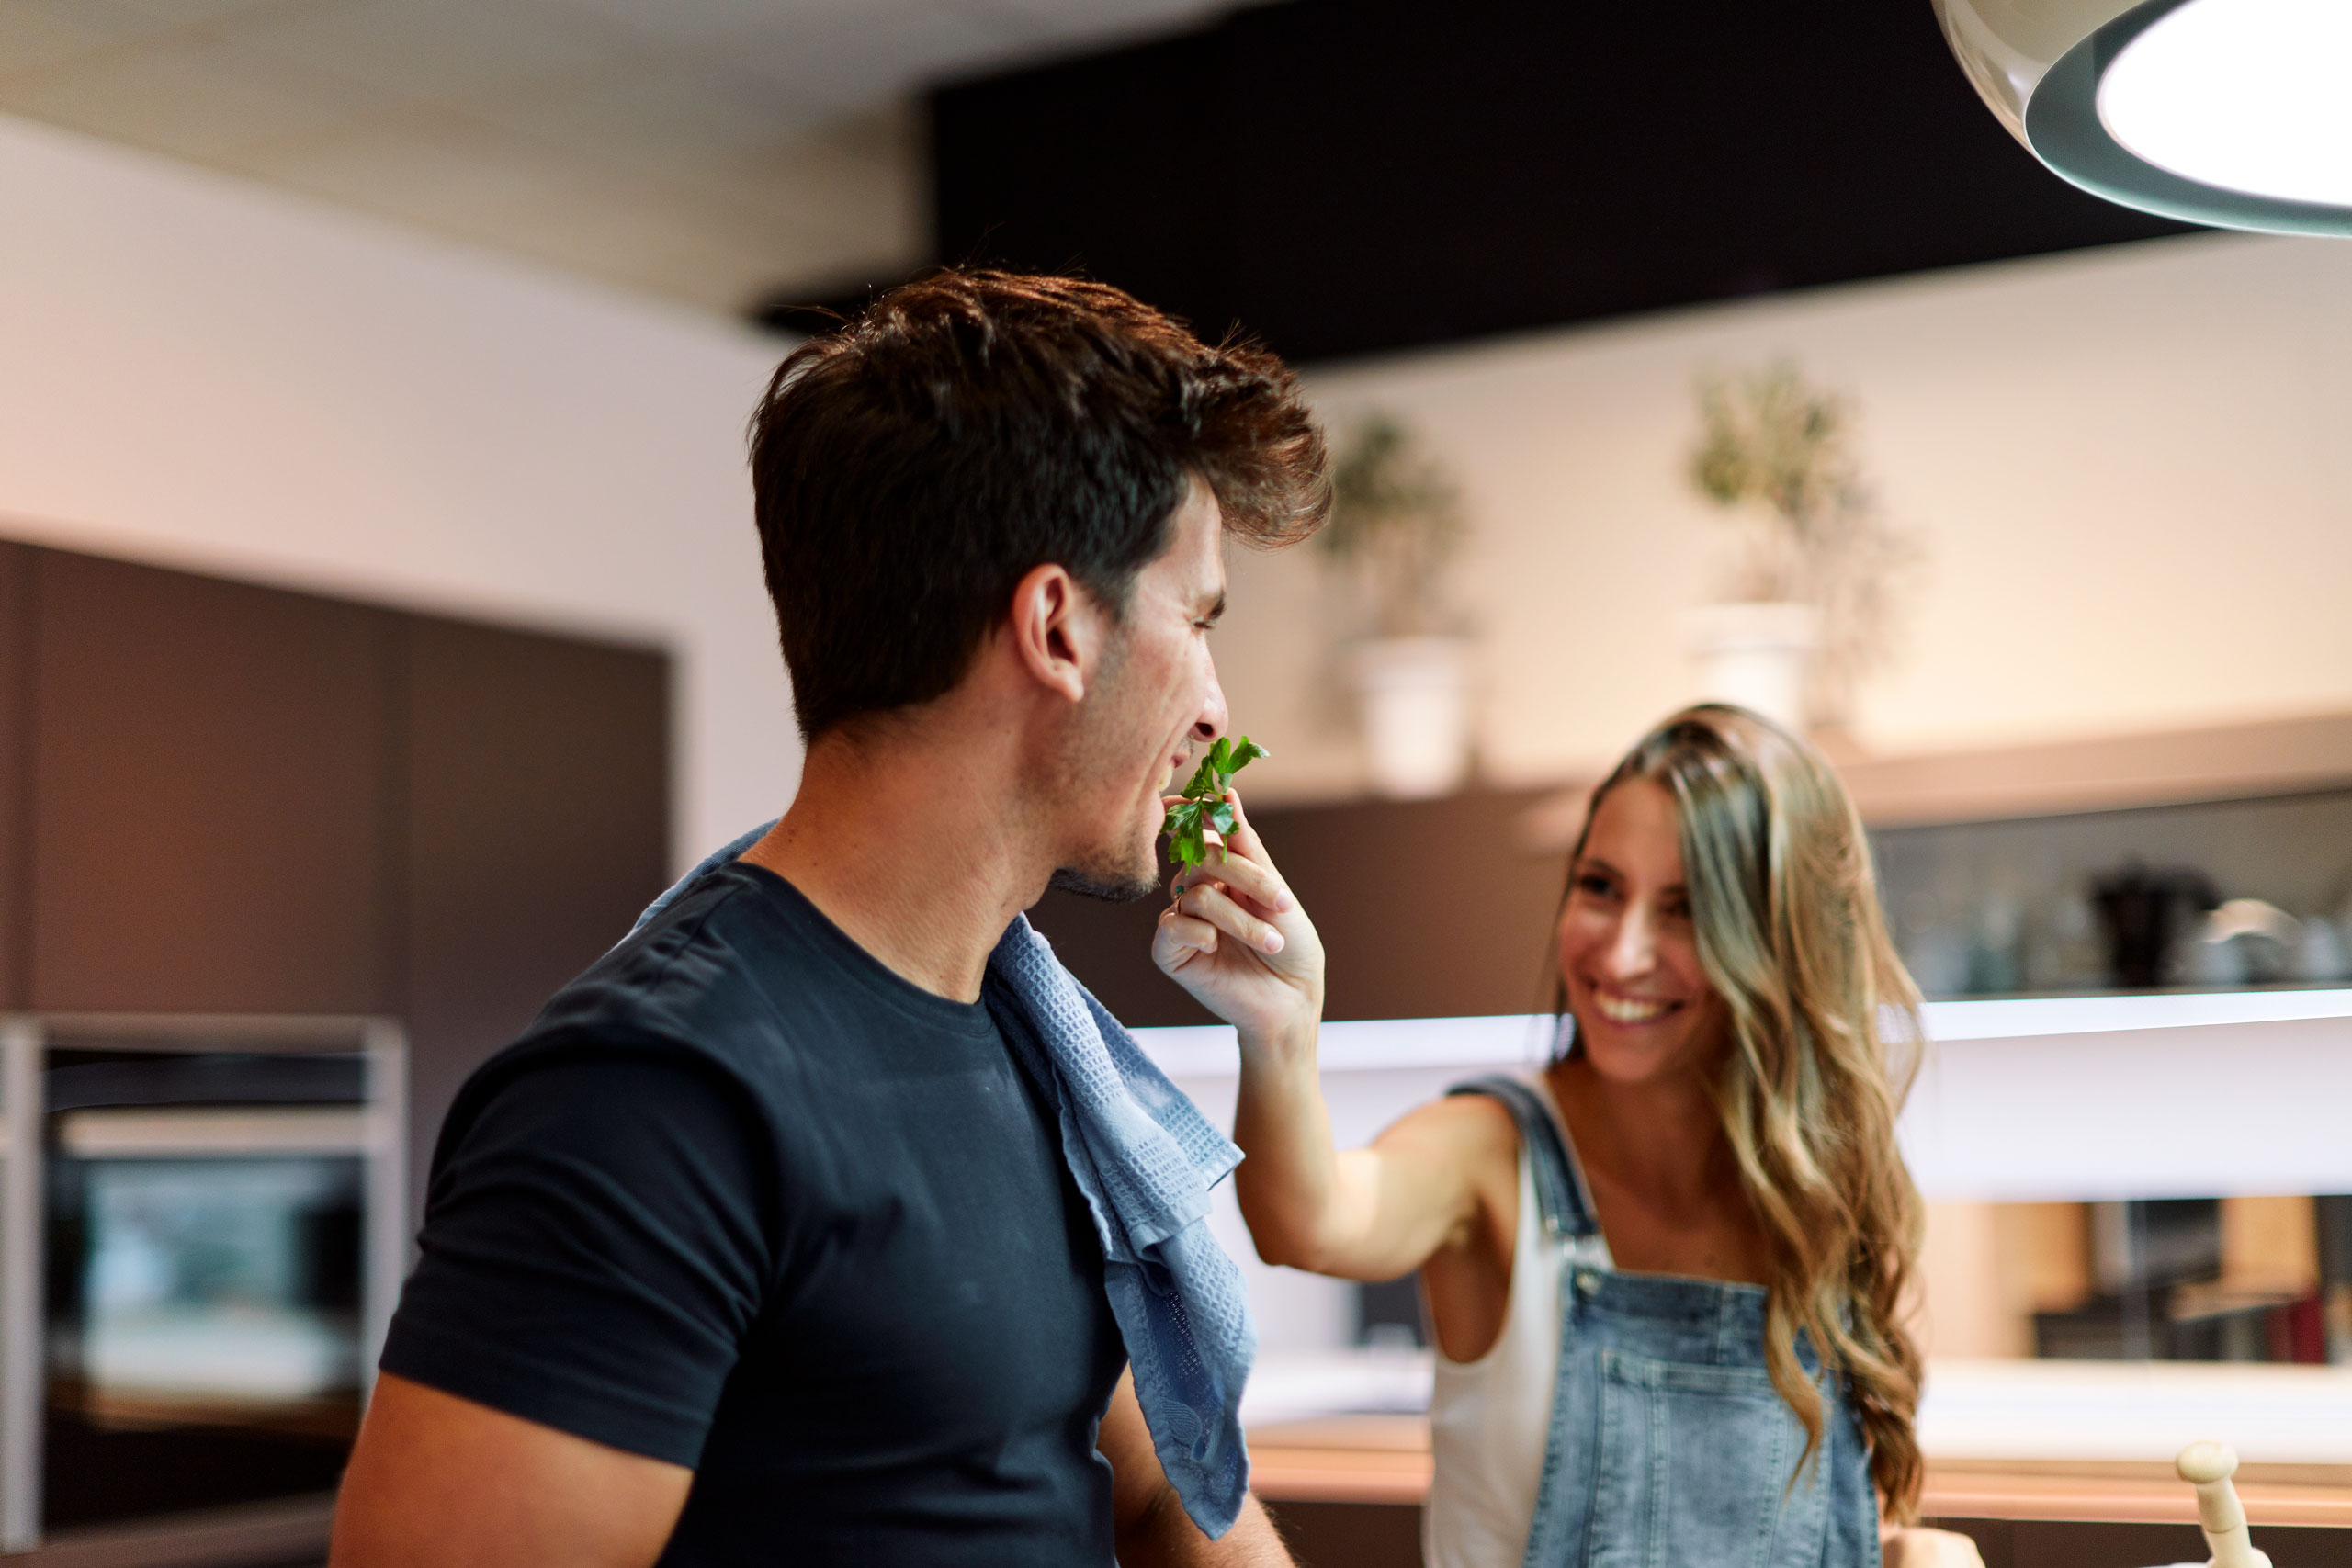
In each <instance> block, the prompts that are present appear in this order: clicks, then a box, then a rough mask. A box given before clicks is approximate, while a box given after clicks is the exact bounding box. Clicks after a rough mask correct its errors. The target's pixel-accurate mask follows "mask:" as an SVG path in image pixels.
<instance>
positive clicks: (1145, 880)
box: [1046, 636, 1159, 904]
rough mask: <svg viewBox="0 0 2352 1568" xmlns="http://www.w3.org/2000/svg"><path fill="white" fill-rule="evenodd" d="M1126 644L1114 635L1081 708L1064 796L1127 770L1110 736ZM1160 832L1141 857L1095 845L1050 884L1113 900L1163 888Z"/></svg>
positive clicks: (1068, 753) (1065, 768) (1067, 756)
mask: <svg viewBox="0 0 2352 1568" xmlns="http://www.w3.org/2000/svg"><path fill="white" fill-rule="evenodd" d="M1126 663H1127V649H1126V647H1125V637H1118V636H1114V640H1113V642H1112V644H1111V647H1110V649H1108V650H1107V656H1106V658H1105V659H1104V661H1103V668H1102V671H1100V673H1098V674H1097V676H1096V678H1095V684H1094V692H1093V694H1091V696H1089V697H1088V698H1087V699H1086V701H1085V703H1084V705H1082V706H1081V707H1080V710H1079V722H1078V725H1077V727H1076V728H1074V729H1073V731H1072V732H1071V735H1070V739H1069V745H1068V747H1067V748H1066V749H1065V750H1064V753H1063V756H1064V761H1063V764H1062V769H1061V775H1060V780H1059V783H1060V785H1061V789H1062V792H1063V794H1064V795H1065V796H1066V797H1070V798H1083V797H1084V796H1085V795H1087V794H1088V793H1090V792H1089V791H1088V789H1087V787H1086V786H1087V785H1088V784H1090V783H1091V781H1093V780H1096V779H1100V778H1102V777H1103V776H1104V775H1105V774H1111V773H1118V774H1124V773H1125V766H1126V762H1127V759H1126V758H1125V757H1123V756H1121V755H1120V754H1119V752H1120V751H1121V750H1122V748H1120V747H1119V746H1118V745H1116V744H1115V743H1114V741H1113V740H1112V739H1109V738H1107V737H1106V734H1105V732H1106V731H1110V730H1114V728H1115V724H1114V718H1113V716H1114V715H1115V714H1116V713H1117V712H1118V710H1119V708H1120V706H1121V705H1122V704H1123V702H1124V699H1125V691H1124V686H1125V682H1124V681H1123V679H1122V677H1123V676H1124V675H1125V671H1126ZM1081 854H1082V858H1080V859H1079V860H1077V861H1075V862H1073V863H1070V864H1069V865H1065V866H1062V867H1059V868H1058V869H1057V870H1056V871H1055V873H1054V874H1053V876H1052V877H1051V878H1049V879H1048V881H1047V884H1046V886H1051V887H1058V888H1061V889H1062V890H1064V891H1065V892H1069V893H1076V894H1080V895H1081V896H1083V897H1088V898H1099V899H1102V900H1103V902H1105V903H1109V904H1132V903H1134V902H1135V901H1136V899H1138V898H1148V897H1151V895H1153V894H1154V893H1157V892H1159V835H1158V834H1157V833H1155V834H1154V835H1153V837H1152V839H1151V840H1150V842H1148V843H1147V844H1146V845H1145V846H1144V848H1143V852H1142V854H1141V855H1140V857H1138V856H1136V854H1135V852H1133V851H1132V850H1130V849H1128V848H1126V847H1125V846H1124V845H1116V846H1114V845H1108V844H1103V845H1092V846H1089V847H1088V849H1087V850H1086V851H1084V852H1081Z"/></svg>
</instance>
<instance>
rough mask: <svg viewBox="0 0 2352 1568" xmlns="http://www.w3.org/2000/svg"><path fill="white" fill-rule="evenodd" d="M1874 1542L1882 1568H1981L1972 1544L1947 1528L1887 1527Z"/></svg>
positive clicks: (1974, 1546)
mask: <svg viewBox="0 0 2352 1568" xmlns="http://www.w3.org/2000/svg"><path fill="white" fill-rule="evenodd" d="M1878 1542H1879V1555H1880V1560H1881V1561H1882V1562H1884V1564H1885V1565H1886V1568H1985V1559H1984V1558H1983V1557H1981V1556H1979V1555H1978V1554H1977V1551H1976V1543H1975V1542H1974V1541H1973V1540H1969V1539H1968V1538H1967V1537H1966V1536H1964V1535H1959V1534H1955V1533H1954V1532H1952V1531H1951V1530H1923V1529H1916V1528H1915V1529H1887V1530H1882V1531H1880V1532H1879V1538H1878Z"/></svg>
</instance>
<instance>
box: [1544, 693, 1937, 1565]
mask: <svg viewBox="0 0 2352 1568" xmlns="http://www.w3.org/2000/svg"><path fill="white" fill-rule="evenodd" d="M1630 779H1647V780H1650V781H1651V782H1653V783H1655V784H1661V785H1663V786H1664V787H1665V788H1666V789H1667V790H1668V791H1669V792H1670V793H1671V794H1672V795H1673V796H1674V798H1675V802H1676V804H1677V807H1678V808H1679V809H1678V816H1679V822H1680V827H1681V844H1682V868H1683V875H1684V878H1685V881H1686V884H1687V886H1688V888H1689V892H1690V898H1691V919H1692V923H1693V926H1694V928H1695V931H1696V934H1697V938H1698V950H1699V962H1700V964H1701V966H1702V968H1703V969H1704V970H1705V973H1706V976H1707V980H1708V983H1709V984H1711V985H1712V986H1713V987H1714V989H1715V991H1716V994H1718V995H1719V996H1721V997H1722V998H1723V999H1724V1005H1725V1008H1726V1010H1728V1011H1729V1013H1730V1018H1731V1040H1730V1043H1729V1048H1728V1049H1727V1050H1726V1052H1725V1053H1724V1063H1723V1068H1722V1073H1721V1076H1720V1077H1718V1078H1717V1080H1716V1082H1715V1085H1714V1097H1715V1103H1716V1105H1717V1108H1718V1109H1719V1110H1720V1111H1721V1112H1722V1114H1723V1122H1724V1135H1725V1137H1726V1138H1728V1140H1729V1141H1730V1145H1731V1152H1732V1155H1733V1157H1734V1158H1735V1159H1736V1161H1737V1162H1738V1167H1739V1179H1740V1185H1741V1186H1742V1187H1743V1188H1744V1189H1745V1190H1746V1191H1747V1201H1748V1202H1749V1204H1750V1205H1751V1206H1752V1207H1753V1209H1754V1210H1755V1213H1756V1217H1757V1219H1758V1222H1759V1223H1760V1224H1762V1226H1763V1230H1764V1235H1765V1240H1766V1242H1767V1244H1768V1246H1769V1247H1770V1257H1771V1278H1770V1282H1769V1283H1768V1285H1767V1287H1766V1293H1767V1301H1766V1309H1765V1323H1764V1347H1765V1364H1766V1366H1767V1368H1768V1369H1769V1370H1770V1373H1771V1378H1772V1386H1773V1387H1774V1388H1776V1389H1778V1390H1779V1391H1780V1393H1781V1397H1782V1398H1783V1399H1786V1400H1787V1401H1788V1403H1789V1407H1790V1408H1791V1410H1792V1411H1793V1412H1794V1413H1795V1414H1796V1416H1797V1417H1798V1419H1799V1420H1801V1421H1802V1422H1804V1428H1805V1434H1806V1442H1805V1456H1806V1458H1807V1459H1810V1457H1811V1456H1812V1455H1813V1454H1814V1453H1815V1451H1816V1450H1818V1448H1819V1446H1820V1443H1821V1438H1822V1432H1823V1429H1824V1424H1825V1419H1826V1413H1825V1412H1824V1410H1823V1408H1822V1406H1823V1401H1822V1397H1821V1393H1820V1391H1819V1389H1818V1388H1817V1387H1816V1386H1815V1383H1814V1382H1813V1380H1812V1379H1811V1378H1809V1377H1807V1376H1806V1374H1805V1371H1804V1367H1803V1365H1802V1364H1801V1363H1800V1362H1799V1360H1798V1359H1797V1350H1796V1340H1797V1335H1798V1333H1799V1331H1800V1330H1802V1331H1803V1333H1804V1336H1805V1337H1807V1338H1808V1339H1809V1340H1810V1341H1811V1342H1812V1344H1813V1345H1814V1347H1815V1349H1816V1350H1817V1351H1818V1352H1819V1354H1820V1356H1821V1359H1822V1361H1823V1363H1824V1365H1825V1367H1826V1368H1827V1369H1829V1370H1831V1371H1835V1372H1836V1373H1837V1374H1838V1379H1839V1381H1840V1382H1842V1383H1843V1384H1844V1385H1845V1386H1846V1388H1847V1389H1848V1390H1849V1396H1850V1397H1851V1398H1852V1399H1853V1401H1854V1404H1855V1406H1856V1409H1857V1411H1858V1413H1859V1414H1860V1418H1861V1424H1862V1431H1863V1435H1864V1436H1865V1438H1867V1439H1868V1440H1869V1443H1870V1450H1871V1479H1872V1481H1873V1482H1874V1483H1876V1484H1877V1488H1878V1491H1879V1494H1880V1495H1881V1497H1882V1498H1883V1500H1884V1505H1885V1508H1886V1512H1887V1515H1888V1517H1890V1518H1893V1519H1895V1520H1898V1521H1903V1522H1908V1521H1909V1520H1910V1519H1911V1518H1912V1517H1913V1516H1914V1514H1915V1513H1916V1511H1917V1503H1918V1496H1919V1483H1920V1461H1919V1445H1918V1440H1917V1438H1916V1437H1915V1436H1914V1434H1913V1431H1912V1418H1913V1416H1914V1415H1915V1413H1916V1412H1917V1409H1918V1405H1919V1379H1920V1371H1921V1362H1920V1356H1919V1348H1918V1346H1917V1344H1916V1343H1915V1342H1914V1341H1913V1339H1912V1337H1911V1336H1910V1335H1909V1333H1907V1332H1906V1331H1905V1327H1904V1324H1903V1317H1904V1313H1905V1306H1906V1304H1907V1303H1906V1302H1905V1293H1906V1292H1907V1290H1908V1288H1909V1285H1910V1280H1911V1272H1912V1268H1913V1265H1914V1263H1915V1262H1916V1260H1917V1258H1918V1255H1919V1243H1920V1231H1921V1223H1922V1221H1921V1211H1920V1207H1919V1195H1918V1191H1917V1189H1916V1188H1914V1187H1913V1186H1912V1184H1911V1176H1910V1173H1909V1171H1907V1170H1906V1169H1905V1168H1904V1164H1903V1157H1902V1156H1901V1155H1900V1154H1899V1153H1898V1152H1897V1151H1896V1148H1895V1143H1894V1118H1895V1112H1896V1111H1897V1110H1898V1108H1899V1107H1900V1106H1901V1104H1902V1100H1903V1097H1904V1095H1905V1093H1906V1092H1907V1091H1908V1090H1909V1089H1910V1085H1911V1078H1912V1077H1913V1075H1914V1074H1915V1073H1916V1072H1917V1066H1918V1054H1919V1045H1920V1043H1921V1042H1922V1041H1924V1039H1925V1038H1926V1036H1925V1034H1924V1033H1923V1032H1922V1030H1921V1027H1920V1019H1919V1011H1918V1007H1919V993H1918V990H1917V987H1914V986H1913V985H1912V983H1911V977H1910V976H1909V975H1908V974H1906V973H1905V970H1904V967H1903V964H1902V961H1901V960H1900V959H1898V958H1897V957H1896V956H1895V953H1894V943H1893V942H1890V941H1889V940H1888V939H1887V934H1886V924H1885V921H1884V920H1883V919H1882V918H1881V916H1880V913H1879V907H1878V894H1877V890H1876V887H1875V886H1874V884H1873V881H1872V878H1871V863H1870V849H1869V845H1868V843H1867V841H1866V840H1864V838H1863V835H1862V824H1861V818H1860V816H1859V815H1858V814H1857V813H1856V811H1855V810H1854V806H1853V802H1852V801H1851V800H1850V799H1849V798H1848V797H1847V795H1846V791H1845V788H1844V786H1843V785H1841V784H1839V783H1838V777H1837V775H1836V774H1835V773H1832V772H1831V771H1830V769H1829V765H1828V764H1827V763H1826V761H1823V760H1822V758H1821V756H1820V754H1819V753H1817V752H1815V750H1813V749H1812V748H1811V747H1809V746H1807V745H1806V744H1805V743H1804V742H1803V741H1802V740H1799V739H1796V738H1794V737H1793V736H1792V735H1790V734H1789V733H1788V732H1787V731H1785V730H1783V729H1781V728H1779V727H1778V726H1776V725H1774V724H1772V723H1770V722H1769V721H1767V720H1765V719H1763V718H1759V717H1758V716H1756V715H1754V714H1752V713H1749V712H1747V711H1746V710H1745V709H1742V708H1736V707H1730V706H1726V705H1716V704H1706V705H1701V706H1698V707H1692V708H1688V709H1685V710H1684V711H1683V712H1681V713H1679V714H1676V715H1675V716H1673V717H1671V718H1669V719H1668V720H1667V721H1666V722H1665V723H1664V724H1661V725H1660V726H1658V727H1657V728H1656V729H1654V730H1652V731H1651V732H1650V733H1649V734H1648V735H1647V736H1645V737H1644V738H1643V739H1642V740H1641V742H1640V743H1639V744H1638V745H1636V746H1635V747H1634V749H1633V750H1632V751H1631V752H1629V753H1628V754H1627V755H1626V757H1625V760H1624V761H1622V762H1620V763H1619V764H1618V765H1617V769H1616V771H1615V772H1614V773H1611V774H1610V775H1609V777H1608V778H1607V780H1605V781H1604V782H1603V783H1602V784H1601V785H1600V788H1599V789H1597V790H1595V791H1594V792H1593V796H1592V807H1593V810H1594V811H1595V812H1598V810H1599V808H1600V802H1601V800H1602V799H1603V798H1604V797H1606V796H1607V795H1608V794H1609V792H1610V791H1611V790H1612V789H1615V788H1616V787H1617V786H1618V785H1620V784H1623V783H1625V782H1626V781H1628V780H1630ZM1590 823H1591V816H1590V815H1588V816H1587V818H1586V824H1587V826H1586V831H1587V832H1588V833H1589V831H1590ZM1583 855H1584V840H1583V838H1582V837H1581V836H1579V838H1578V840H1577V852H1576V855H1575V856H1574V857H1573V858H1572V859H1571V860H1570V862H1569V884H1570V886H1571V887H1573V886H1574V885H1575V868H1576V865H1577V862H1578V861H1581V860H1582V858H1583ZM1563 907H1564V908H1565V899H1564V900H1563ZM1559 998H1560V1008H1561V1010H1562V1011H1564V1012H1565V1011H1566V985H1565V982H1564V983H1563V984H1562V986H1561V987H1560V992H1559ZM1571 1049H1573V1047H1571ZM1802 1462H1803V1461H1801V1463H1802Z"/></svg>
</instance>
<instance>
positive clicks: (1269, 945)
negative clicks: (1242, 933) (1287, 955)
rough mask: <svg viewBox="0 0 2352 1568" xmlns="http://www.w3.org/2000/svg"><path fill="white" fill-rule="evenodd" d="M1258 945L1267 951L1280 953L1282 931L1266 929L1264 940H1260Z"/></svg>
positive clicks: (1281, 948)
mask: <svg viewBox="0 0 2352 1568" xmlns="http://www.w3.org/2000/svg"><path fill="white" fill-rule="evenodd" d="M1258 945H1259V946H1260V947H1262V948H1264V949H1265V950H1266V951H1267V952H1268V953H1280V952H1281V951H1282V950H1283V933H1282V932H1280V931H1268V932H1267V933H1266V936H1265V940H1264V941H1262V942H1260V943H1259V944H1258Z"/></svg>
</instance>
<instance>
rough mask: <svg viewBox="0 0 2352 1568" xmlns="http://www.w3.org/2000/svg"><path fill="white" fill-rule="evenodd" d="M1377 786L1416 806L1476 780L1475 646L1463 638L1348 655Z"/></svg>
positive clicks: (1403, 641)
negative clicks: (1470, 779)
mask: <svg viewBox="0 0 2352 1568" xmlns="http://www.w3.org/2000/svg"><path fill="white" fill-rule="evenodd" d="M1348 677H1349V682H1350V683H1351V685H1353V686H1354V688H1355V692H1356V701H1357V704H1358V707H1359V711H1360V712H1361V714H1362V716H1363V740H1364V750H1365V752H1366V754H1367V755H1368V756H1369V758H1370V759H1371V762H1372V785H1373V788H1374V790H1375V791H1377V792H1378V793H1379V794H1381V795H1387V796H1389V797H1391V798H1392V799H1400V800H1414V799H1422V798H1426V797H1428V796H1430V795H1445V794H1448V793H1450V792H1451V791H1453V790H1455V789H1458V788H1460V787H1461V785H1462V783H1463V781H1464V779H1466V778H1467V777H1468V776H1469V773H1470V645H1469V643H1468V642H1466V641H1465V640H1464V639H1463V638H1461V637H1382V638H1379V639H1377V640H1374V641H1372V642H1362V643H1358V644H1356V646H1355V647H1354V648H1353V649H1350V650H1349V656H1348Z"/></svg>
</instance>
